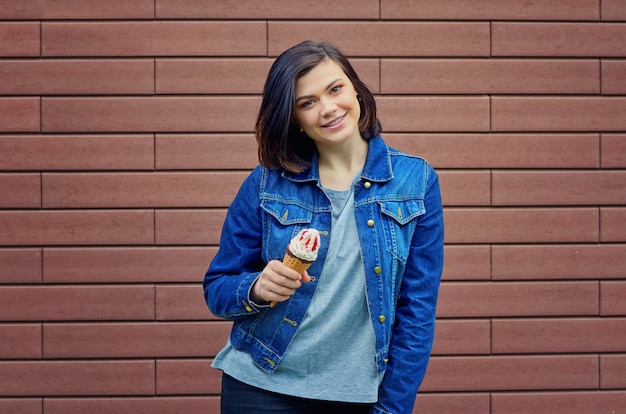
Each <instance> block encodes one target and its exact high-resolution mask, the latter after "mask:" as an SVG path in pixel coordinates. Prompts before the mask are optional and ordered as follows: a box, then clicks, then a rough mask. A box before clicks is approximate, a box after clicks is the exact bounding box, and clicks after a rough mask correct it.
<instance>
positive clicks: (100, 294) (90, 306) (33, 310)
mask: <svg viewBox="0 0 626 414" xmlns="http://www.w3.org/2000/svg"><path fill="white" fill-rule="evenodd" d="M0 299H1V300H0V315H2V316H1V318H2V320H5V321H55V320H57V321H74V320H77V321H78V320H105V321H108V320H153V319H154V288H153V287H152V286H149V285H145V286H141V285H135V286H132V285H125V286H107V285H101V286H94V285H91V286H45V287H44V286H37V287H34V286H9V287H0ZM44 334H45V331H44ZM44 352H45V348H44Z"/></svg>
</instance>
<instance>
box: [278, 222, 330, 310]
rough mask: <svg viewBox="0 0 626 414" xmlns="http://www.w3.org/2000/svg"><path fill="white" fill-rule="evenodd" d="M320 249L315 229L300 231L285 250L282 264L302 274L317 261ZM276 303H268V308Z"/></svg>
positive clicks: (318, 237) (318, 236)
mask: <svg viewBox="0 0 626 414" xmlns="http://www.w3.org/2000/svg"><path fill="white" fill-rule="evenodd" d="M319 248H320V233H319V231H317V230H316V229H302V230H300V231H299V232H298V234H297V235H296V236H295V237H294V238H292V239H291V241H290V242H289V244H288V245H287V248H286V249H285V256H284V257H283V263H284V264H285V266H287V267H289V268H290V269H293V270H295V271H296V272H298V273H300V274H303V273H304V272H305V271H306V270H307V269H308V268H309V266H311V264H312V263H313V262H314V261H315V259H317V253H318V252H319ZM275 305H276V301H272V302H270V308H273V307H274V306H275Z"/></svg>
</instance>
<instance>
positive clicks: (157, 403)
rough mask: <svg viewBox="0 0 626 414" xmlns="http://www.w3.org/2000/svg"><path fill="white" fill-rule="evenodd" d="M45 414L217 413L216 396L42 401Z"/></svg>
mask: <svg viewBox="0 0 626 414" xmlns="http://www.w3.org/2000/svg"><path fill="white" fill-rule="evenodd" d="M44 410H45V411H44V412H45V413H46V414H66V413H90V414H109V413H117V414H134V413H151V414H171V413H185V414H206V413H217V412H219V410H220V400H219V397H216V396H209V397H160V398H155V397H146V398H141V397H131V398H46V399H45V401H44Z"/></svg>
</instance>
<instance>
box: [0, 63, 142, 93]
mask: <svg viewBox="0 0 626 414" xmlns="http://www.w3.org/2000/svg"><path fill="white" fill-rule="evenodd" d="M0 78H2V79H3V80H4V81H3V82H2V83H0V94H5V95H84V94H91V95H100V94H103V95H106V94H117V95H130V94H152V93H154V62H153V61H152V59H127V60H120V59H106V60H105V59H99V60H93V59H92V60H88V59H72V60H69V59H59V60H5V61H0Z"/></svg>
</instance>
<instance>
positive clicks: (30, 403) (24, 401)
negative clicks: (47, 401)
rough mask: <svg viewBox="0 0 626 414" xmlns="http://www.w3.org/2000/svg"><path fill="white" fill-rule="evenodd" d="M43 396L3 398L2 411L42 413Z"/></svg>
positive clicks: (0, 405)
mask: <svg viewBox="0 0 626 414" xmlns="http://www.w3.org/2000/svg"><path fill="white" fill-rule="evenodd" d="M42 412H43V411H42V399H41V398H2V399H0V413H11V414H41V413H42Z"/></svg>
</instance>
